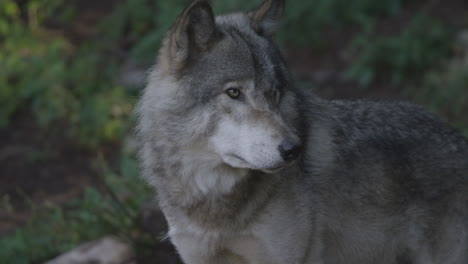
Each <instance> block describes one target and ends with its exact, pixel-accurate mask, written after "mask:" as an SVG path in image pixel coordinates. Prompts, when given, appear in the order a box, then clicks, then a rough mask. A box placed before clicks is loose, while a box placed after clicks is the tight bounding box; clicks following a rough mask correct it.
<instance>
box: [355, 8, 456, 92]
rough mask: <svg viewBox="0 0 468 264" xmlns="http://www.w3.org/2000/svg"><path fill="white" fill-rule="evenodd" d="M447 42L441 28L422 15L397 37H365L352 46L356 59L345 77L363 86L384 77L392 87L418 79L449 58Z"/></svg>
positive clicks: (443, 30) (448, 40) (445, 32)
mask: <svg viewBox="0 0 468 264" xmlns="http://www.w3.org/2000/svg"><path fill="white" fill-rule="evenodd" d="M450 39H451V38H450V34H449V32H448V30H447V29H446V28H445V27H444V26H442V25H441V24H440V23H437V22H436V21H434V20H433V19H431V18H429V17H428V16H425V15H418V16H416V17H415V18H414V19H413V21H412V22H411V23H410V24H409V25H408V27H407V28H406V29H405V30H403V32H401V33H400V34H399V35H397V36H390V37H386V36H384V37H381V36H377V37H376V38H371V37H370V36H369V35H367V34H364V35H362V36H360V37H357V38H355V40H354V43H353V44H352V48H353V49H355V50H357V51H358V52H359V56H358V58H357V59H356V61H355V62H354V63H353V65H352V66H351V68H350V69H349V70H348V72H347V76H348V77H349V78H351V79H355V80H357V81H359V82H360V83H361V84H362V85H363V86H368V85H369V84H370V83H371V82H372V81H374V80H375V78H376V77H377V76H378V75H383V74H386V75H388V76H390V78H391V80H392V81H393V83H395V84H401V83H402V82H403V81H404V80H408V79H409V78H416V79H417V78H419V77H420V76H421V74H423V73H424V72H425V71H427V70H429V69H432V68H434V67H437V66H438V65H439V64H440V62H441V61H442V60H444V59H446V58H447V57H448V56H449V55H450Z"/></svg>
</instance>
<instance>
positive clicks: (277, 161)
mask: <svg viewBox="0 0 468 264" xmlns="http://www.w3.org/2000/svg"><path fill="white" fill-rule="evenodd" d="M280 135H281V133H279V131H276V129H275V128H274V127H273V126H271V125H269V124H263V123H254V122H248V121H244V122H241V123H237V122H235V121H234V120H233V119H232V118H231V117H225V118H224V119H222V120H220V123H219V124H218V128H217V130H216V132H215V134H214V135H213V136H212V137H211V139H210V143H211V145H212V146H213V147H214V150H215V152H216V153H218V154H219V155H220V156H221V158H222V159H223V161H224V162H225V163H227V164H229V165H230V166H232V167H236V168H248V169H259V170H262V169H264V170H273V169H276V168H278V167H281V166H283V165H284V160H283V158H282V157H281V155H280V152H279V150H278V146H279V145H280V144H281V141H282V140H283V138H282V137H281V136H280Z"/></svg>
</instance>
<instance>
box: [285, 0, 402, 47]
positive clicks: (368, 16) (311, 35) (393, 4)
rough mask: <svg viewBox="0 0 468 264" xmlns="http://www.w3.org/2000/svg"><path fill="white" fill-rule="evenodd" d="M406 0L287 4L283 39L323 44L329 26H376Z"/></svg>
mask: <svg viewBox="0 0 468 264" xmlns="http://www.w3.org/2000/svg"><path fill="white" fill-rule="evenodd" d="M403 2H404V1H403V0H382V1H374V0H355V1H347V0H313V1H297V2H294V4H289V5H287V12H286V14H285V19H284V20H285V21H284V25H285V29H284V30H282V32H280V34H281V37H282V39H285V40H292V41H294V42H296V43H303V44H305V43H308V44H321V45H324V44H325V43H323V41H322V40H321V36H322V34H323V33H324V30H325V26H327V25H329V26H334V27H340V26H343V25H347V24H357V25H360V26H363V27H364V28H369V27H372V26H373V25H374V23H375V22H376V19H377V18H378V17H381V16H391V15H396V14H398V12H399V11H400V9H401V7H402V5H403Z"/></svg>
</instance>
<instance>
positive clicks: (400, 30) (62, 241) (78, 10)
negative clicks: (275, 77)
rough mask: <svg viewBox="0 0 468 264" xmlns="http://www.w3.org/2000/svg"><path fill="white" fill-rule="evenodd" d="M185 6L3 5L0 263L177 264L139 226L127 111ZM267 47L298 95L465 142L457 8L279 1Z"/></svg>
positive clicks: (147, 220) (467, 28)
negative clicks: (102, 262)
mask: <svg viewBox="0 0 468 264" xmlns="http://www.w3.org/2000/svg"><path fill="white" fill-rule="evenodd" d="M187 3H188V1H187V0H99V1H98V0H67V1H65V0H16V1H14V0H1V1H0V263H9V264H10V263H43V262H44V261H47V260H49V259H51V258H54V257H55V256H57V255H60V254H61V253H63V252H66V251H68V250H70V249H73V248H75V247H76V246H78V245H80V244H82V243H83V242H86V241H90V240H94V239H97V238H100V237H102V236H105V235H109V234H111V235H115V236H117V237H119V238H121V239H122V240H123V241H125V242H126V243H127V244H128V245H129V246H130V247H131V248H132V249H133V251H134V252H135V255H136V257H135V258H134V260H133V261H134V262H133V263H177V259H176V255H175V253H174V251H173V249H172V248H171V247H170V245H168V244H167V243H162V242H159V241H160V240H159V238H160V234H161V232H162V230H163V229H164V222H163V221H162V220H161V219H160V214H159V215H158V213H157V210H156V213H155V214H156V215H154V214H151V213H147V210H148V208H152V207H151V205H148V204H151V203H150V202H148V201H151V197H152V196H151V190H150V189H149V188H148V187H147V186H146V185H145V183H143V182H142V181H141V180H140V179H139V178H138V164H137V162H136V160H135V145H136V144H135V139H134V137H133V135H132V129H133V126H134V121H135V120H134V118H133V117H132V111H133V108H134V104H135V102H136V100H137V98H138V95H139V94H140V91H141V89H142V87H143V86H144V80H145V74H146V70H147V69H148V68H149V67H150V66H151V65H152V63H154V61H155V56H156V53H157V50H158V48H159V46H160V42H161V39H162V38H163V36H164V34H165V32H166V31H167V29H168V28H169V27H170V25H171V24H172V23H173V22H174V21H175V18H176V17H177V15H178V14H179V13H180V12H181V11H182V9H183V8H184V7H185V6H186V5H187ZM212 3H213V6H214V9H215V11H216V12H217V13H220V12H227V11H233V10H247V9H249V8H252V7H254V6H256V5H258V4H259V3H260V1H259V0H236V1H232V0H213V1H212ZM277 39H278V41H279V43H280V46H281V47H282V50H283V51H284V52H285V56H286V59H287V61H288V63H289V66H290V67H291V70H292V72H293V74H294V76H295V79H296V82H297V85H301V86H305V87H308V89H314V90H315V91H316V92H317V93H318V94H319V95H321V96H322V97H326V98H361V97H366V98H374V99H385V100H411V101H415V102H417V103H419V104H422V105H424V106H426V107H427V108H428V109H429V110H431V111H433V112H436V113H438V114H439V115H441V116H442V117H443V118H444V119H445V120H447V121H449V122H450V123H452V124H453V125H454V126H456V127H457V128H459V129H460V130H461V131H462V132H463V133H464V134H465V135H468V1H466V0H444V1H442V0H380V1H376V0H288V1H287V9H286V13H285V17H284V20H283V24H282V28H281V30H280V32H279V33H278V34H277ZM144 208H147V209H144ZM149 211H151V210H149Z"/></svg>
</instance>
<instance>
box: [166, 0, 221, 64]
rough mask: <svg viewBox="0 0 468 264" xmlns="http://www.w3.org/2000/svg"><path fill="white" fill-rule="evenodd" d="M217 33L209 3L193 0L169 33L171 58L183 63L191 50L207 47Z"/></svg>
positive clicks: (195, 50)
mask: <svg viewBox="0 0 468 264" xmlns="http://www.w3.org/2000/svg"><path fill="white" fill-rule="evenodd" d="M217 33H218V31H217V29H216V24H215V18H214V14H213V10H212V9H211V6H210V4H209V3H208V2H207V1H204V0H201V1H200V0H195V1H194V2H192V3H191V4H190V5H189V6H188V7H187V8H186V9H185V10H184V12H182V14H181V15H180V16H179V18H178V19H177V21H176V23H175V24H174V26H173V27H172V29H171V31H170V33H169V34H170V36H169V38H170V44H169V45H170V51H169V52H170V53H171V60H173V62H176V63H178V64H179V65H180V64H183V63H184V62H185V61H186V60H187V58H188V57H189V55H190V53H191V52H197V51H203V50H206V49H208V48H209V47H210V46H211V44H212V43H213V42H214V40H215V39H216V36H217Z"/></svg>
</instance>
